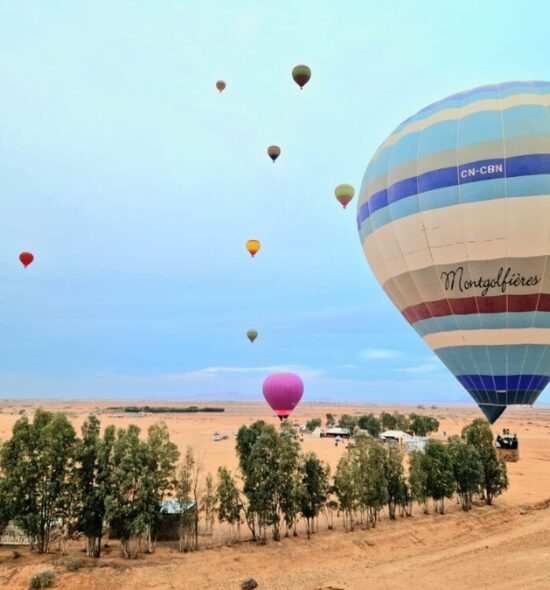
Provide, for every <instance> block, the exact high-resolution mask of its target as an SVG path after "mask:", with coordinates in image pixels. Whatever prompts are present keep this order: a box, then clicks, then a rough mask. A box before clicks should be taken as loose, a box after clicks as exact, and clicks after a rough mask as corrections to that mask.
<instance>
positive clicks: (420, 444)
mask: <svg viewBox="0 0 550 590" xmlns="http://www.w3.org/2000/svg"><path fill="white" fill-rule="evenodd" d="M380 439H381V440H382V441H384V442H385V443H389V444H393V445H397V446H400V447H404V448H405V450H406V451H407V452H408V453H410V452H411V451H423V450H424V447H425V446H426V442H427V440H428V439H427V438H426V437H424V436H412V435H411V434H409V433H408V432H403V431H402V430H386V431H385V432H383V433H382V434H381V435H380Z"/></svg>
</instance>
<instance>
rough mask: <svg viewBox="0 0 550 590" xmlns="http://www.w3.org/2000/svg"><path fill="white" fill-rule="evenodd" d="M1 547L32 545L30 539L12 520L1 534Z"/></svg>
mask: <svg viewBox="0 0 550 590" xmlns="http://www.w3.org/2000/svg"><path fill="white" fill-rule="evenodd" d="M0 545H30V539H29V537H28V536H27V534H26V533H25V531H23V529H21V528H20V527H19V526H17V524H15V521H13V520H10V522H9V523H8V524H7V525H6V526H5V527H4V529H3V530H2V531H1V532H0Z"/></svg>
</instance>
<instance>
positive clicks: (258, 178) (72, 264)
mask: <svg viewBox="0 0 550 590" xmlns="http://www.w3.org/2000/svg"><path fill="white" fill-rule="evenodd" d="M549 30H550V11H549V10H548V2H547V0H541V1H536V0H527V1H525V2H517V1H514V2H512V1H511V0H504V1H503V0H501V1H499V2H497V1H492V0H483V2H480V1H479V0H462V1H460V2H455V1H452V2H451V1H447V2H445V1H442V0H434V1H422V0H417V1H416V2H408V1H391V0H387V1H384V2H367V1H365V0H363V1H359V0H358V1H353V2H352V1H348V2H345V1H343V2H334V1H319V0H316V1H315V2H314V1H309V0H300V1H299V2H298V1H291V0H278V1H277V2H274V1H273V2H271V1H269V2H268V1H259V0H258V1H257V2H251V1H249V2H246V1H238V0H235V1H229V0H226V1H204V0H197V1H194V0H190V1H183V0H182V1H176V0H158V1H157V0H148V1H144V0H141V1H137V0H132V1H129V0H117V1H116V2H113V1H112V0H110V1H106V0H105V1H101V0H89V1H86V0H79V1H77V2H75V1H70V0H67V1H63V0H35V1H26V0H2V1H0V334H1V338H0V395H1V396H2V397H44V396H48V397H58V396H66V397H72V396H74V397H112V398H117V397H118V398H121V397H135V398H146V397H148V398H152V399H168V398H171V399H177V398H182V399H184V398H195V399H196V398H200V397H205V396H208V397H210V398H220V397H229V396H231V395H232V394H235V395H236V396H237V395H238V396H243V397H247V398H248V399H255V398H256V399H258V400H260V399H261V392H260V390H261V382H262V380H263V378H264V377H265V376H266V375H267V373H268V372H269V371H270V370H272V368H275V367H289V368H293V369H295V370H296V371H297V372H298V373H300V374H301V375H302V376H303V377H304V380H305V382H306V395H305V397H304V399H305V400H306V399H309V400H318V399H321V400H322V399H331V400H342V401H348V400H353V401H365V402H367V401H376V402H380V401H384V400H394V401H419V402H420V401H440V402H442V401H463V400H468V401H469V397H468V396H467V394H465V393H464V392H463V391H462V389H461V388H460V386H459V385H458V384H456V383H455V380H454V378H453V377H452V376H450V375H448V373H447V370H446V369H445V368H444V367H443V366H442V365H441V364H440V362H439V361H438V360H437V359H436V358H435V356H434V355H433V354H432V353H431V351H430V350H429V349H428V348H427V347H426V346H425V345H424V344H423V343H422V341H421V340H420V338H419V337H418V336H417V335H416V334H415V333H414V331H413V330H412V329H411V328H410V327H409V326H408V325H407V324H406V322H405V321H404V320H403V318H402V317H401V316H400V314H399V313H398V312H397V310H395V309H394V308H393V306H392V305H391V303H390V302H389V301H387V300H386V297H385V295H384V293H383V292H382V290H381V288H380V287H379V286H378V284H377V282H376V280H375V279H374V277H373V275H372V273H371V271H370V269H369V267H368V265H367V263H366V261H365V260H364V258H363V255H362V252H361V248H360V245H359V239H358V237H357V232H356V227H355V222H354V217H355V207H354V206H352V205H350V207H349V208H348V210H346V211H343V210H341V209H340V208H339V206H338V204H337V203H336V201H334V199H333V196H332V192H333V188H334V186H335V185H336V184H338V183H340V182H350V183H352V184H354V185H355V186H356V187H357V188H358V187H359V185H360V182H361V178H362V176H363V173H364V170H365V167H366V165H367V163H368V161H369V158H370V157H371V155H372V153H373V152H374V150H375V149H376V147H377V146H378V144H380V143H381V142H382V141H383V140H384V139H385V137H386V136H387V135H388V134H389V133H390V132H391V131H392V129H393V128H394V127H395V126H397V125H398V124H399V123H400V122H401V121H402V120H403V119H405V118H406V117H408V116H410V115H412V114H413V113H414V112H416V111H417V110H419V109H420V108H422V107H423V106H425V105H426V104H428V103H430V102H433V101H434V100H437V99H440V98H442V97H444V96H446V95H448V94H451V93H453V92H456V91H460V90H463V89H466V88H470V87H473V86H477V85H480V84H486V83H491V82H501V81H505V80H511V79H543V80H544V79H546V80H548V79H550V72H549V66H548V51H547V47H546V45H547V44H546V42H545V40H546V39H547V37H548V31H549ZM298 63H306V64H309V65H310V66H311V68H312V79H311V82H310V83H309V84H308V85H307V86H306V87H305V88H304V90H303V91H302V92H300V90H299V89H298V87H297V86H296V85H295V84H294V83H293V81H292V79H291V76H290V72H291V70H292V67H293V66H294V65H296V64H298ZM219 78H223V79H224V80H226V81H227V89H226V91H225V92H224V93H223V94H222V95H219V94H218V93H217V91H216V89H215V86H214V85H215V82H216V80H217V79H219ZM272 143H275V144H278V145H280V146H281V148H282V150H283V153H282V156H281V157H280V159H279V160H278V161H277V163H276V164H275V165H273V164H272V163H271V161H270V160H269V158H268V157H267V155H266V151H265V150H266V148H267V146H268V145H270V144H272ZM250 237H257V238H259V239H260V240H262V244H263V249H262V251H261V252H260V253H259V254H258V255H257V257H256V258H255V259H254V260H251V259H250V257H249V256H248V254H247V253H246V251H245V249H244V242H245V241H246V239H248V238H250ZM21 250H30V251H32V252H34V253H35V256H36V260H35V263H34V264H33V265H32V266H31V267H29V268H28V269H27V270H26V271H24V270H23V269H22V267H21V266H20V264H19V261H18V259H17V257H18V254H19V252H20V251H21ZM250 327H254V328H256V329H258V331H259V332H260V336H259V338H258V340H257V341H256V342H255V343H254V345H250V343H249V342H248V341H247V340H246V338H245V332H246V330H247V329H248V328H250ZM549 399H550V397H549V395H548V394H543V396H542V397H541V400H540V401H542V402H544V401H548V400H549ZM472 403H473V402H472Z"/></svg>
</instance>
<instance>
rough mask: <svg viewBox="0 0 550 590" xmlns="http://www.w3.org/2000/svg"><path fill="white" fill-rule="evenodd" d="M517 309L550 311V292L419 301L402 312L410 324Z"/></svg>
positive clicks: (515, 310)
mask: <svg viewBox="0 0 550 590" xmlns="http://www.w3.org/2000/svg"><path fill="white" fill-rule="evenodd" d="M517 311H550V293H541V294H540V295H539V294H538V293H533V294H531V295H495V296H493V297H463V298H461V299H439V300H438V301H428V302H426V303H417V304H416V305H411V306H409V307H407V308H405V309H404V310H403V311H402V312H401V313H402V314H403V316H404V317H405V319H406V320H407V321H408V322H409V324H414V323H416V322H419V321H420V320H426V319H429V318H439V317H443V316H448V315H468V314H471V313H503V312H517Z"/></svg>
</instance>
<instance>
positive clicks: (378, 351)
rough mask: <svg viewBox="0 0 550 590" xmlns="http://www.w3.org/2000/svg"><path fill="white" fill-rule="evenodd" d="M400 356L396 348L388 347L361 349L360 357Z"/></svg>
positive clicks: (388, 357) (392, 357) (369, 358)
mask: <svg viewBox="0 0 550 590" xmlns="http://www.w3.org/2000/svg"><path fill="white" fill-rule="evenodd" d="M399 356H401V353H400V352H399V351H398V350H390V349H388V348H366V349H365V350H362V351H361V358H363V359H367V360H371V359H394V358H397V357H399Z"/></svg>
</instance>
